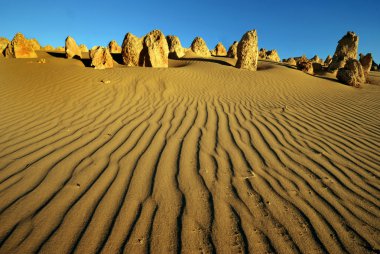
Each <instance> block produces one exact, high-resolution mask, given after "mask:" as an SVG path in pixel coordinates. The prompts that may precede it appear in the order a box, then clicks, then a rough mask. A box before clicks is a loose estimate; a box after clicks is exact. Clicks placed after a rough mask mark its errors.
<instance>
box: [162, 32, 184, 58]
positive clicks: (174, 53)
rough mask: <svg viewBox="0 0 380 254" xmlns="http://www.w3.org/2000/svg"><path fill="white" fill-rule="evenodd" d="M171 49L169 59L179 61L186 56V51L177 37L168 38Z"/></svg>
mask: <svg viewBox="0 0 380 254" xmlns="http://www.w3.org/2000/svg"><path fill="white" fill-rule="evenodd" d="M166 41H167V43H168V47H169V57H170V58H174V59H178V58H181V57H183V56H184V55H185V49H184V48H183V47H182V44H181V41H180V40H179V38H178V37H177V36H175V35H168V36H166Z"/></svg>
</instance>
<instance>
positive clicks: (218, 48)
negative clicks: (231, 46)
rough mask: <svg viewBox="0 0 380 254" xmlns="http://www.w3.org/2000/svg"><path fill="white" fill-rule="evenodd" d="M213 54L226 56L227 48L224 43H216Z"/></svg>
mask: <svg viewBox="0 0 380 254" xmlns="http://www.w3.org/2000/svg"><path fill="white" fill-rule="evenodd" d="M214 50H215V55H216V56H226V55H227V50H226V48H225V47H224V45H223V44H222V43H221V42H219V43H218V44H216V46H215V49H214Z"/></svg>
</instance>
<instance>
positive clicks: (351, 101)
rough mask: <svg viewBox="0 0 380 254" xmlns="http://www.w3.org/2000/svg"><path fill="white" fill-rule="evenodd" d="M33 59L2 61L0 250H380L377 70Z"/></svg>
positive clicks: (222, 61) (216, 61)
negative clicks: (345, 77)
mask: <svg viewBox="0 0 380 254" xmlns="http://www.w3.org/2000/svg"><path fill="white" fill-rule="evenodd" d="M82 54H84V55H85V54H86V53H82ZM87 54H88V53H87ZM37 55H38V57H39V58H38V59H40V58H44V59H46V63H45V64H39V63H37V62H38V59H3V58H0V253H36V252H40V253H147V252H152V253H178V252H183V253H213V252H218V253H247V252H249V253H259V254H261V253H271V252H274V253H326V252H328V253H379V250H380V234H379V230H380V220H379V217H380V208H379V205H380V180H379V177H380V100H379V99H380V75H379V73H372V72H371V74H370V79H371V80H372V83H373V84H365V85H363V86H362V87H361V88H353V87H350V86H346V85H343V84H341V83H338V82H337V81H336V79H335V77H332V76H329V75H327V76H318V75H317V76H312V75H309V74H306V73H303V72H301V71H297V70H295V69H294V67H291V66H287V65H285V64H281V63H273V62H269V61H268V62H267V61H259V64H258V71H256V72H252V71H249V70H242V69H237V68H234V67H232V66H231V65H234V64H235V62H236V60H235V59H229V58H224V57H212V58H208V59H195V58H194V57H191V58H189V59H182V60H169V67H170V68H139V67H125V66H121V65H117V64H116V66H115V67H114V68H113V69H107V70H95V69H92V68H86V67H85V64H88V59H84V60H83V61H81V60H77V59H64V55H65V53H64V52H62V53H58V52H56V53H54V54H49V53H47V52H43V51H37ZM86 57H88V55H87V56H85V58H86ZM118 57H119V59H121V56H118ZM83 62H84V63H83Z"/></svg>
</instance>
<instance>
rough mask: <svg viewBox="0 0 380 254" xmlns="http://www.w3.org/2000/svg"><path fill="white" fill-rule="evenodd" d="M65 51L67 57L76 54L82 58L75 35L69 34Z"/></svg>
mask: <svg viewBox="0 0 380 254" xmlns="http://www.w3.org/2000/svg"><path fill="white" fill-rule="evenodd" d="M65 52H66V57H67V58H73V57H75V56H77V57H79V58H82V52H81V50H80V48H79V46H78V45H77V43H76V41H75V40H74V38H73V37H70V36H68V37H67V38H66V41H65Z"/></svg>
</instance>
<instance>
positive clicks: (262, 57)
mask: <svg viewBox="0 0 380 254" xmlns="http://www.w3.org/2000/svg"><path fill="white" fill-rule="evenodd" d="M266 58H267V50H266V49H265V48H261V49H260V51H259V59H260V60H265V59H266Z"/></svg>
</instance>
